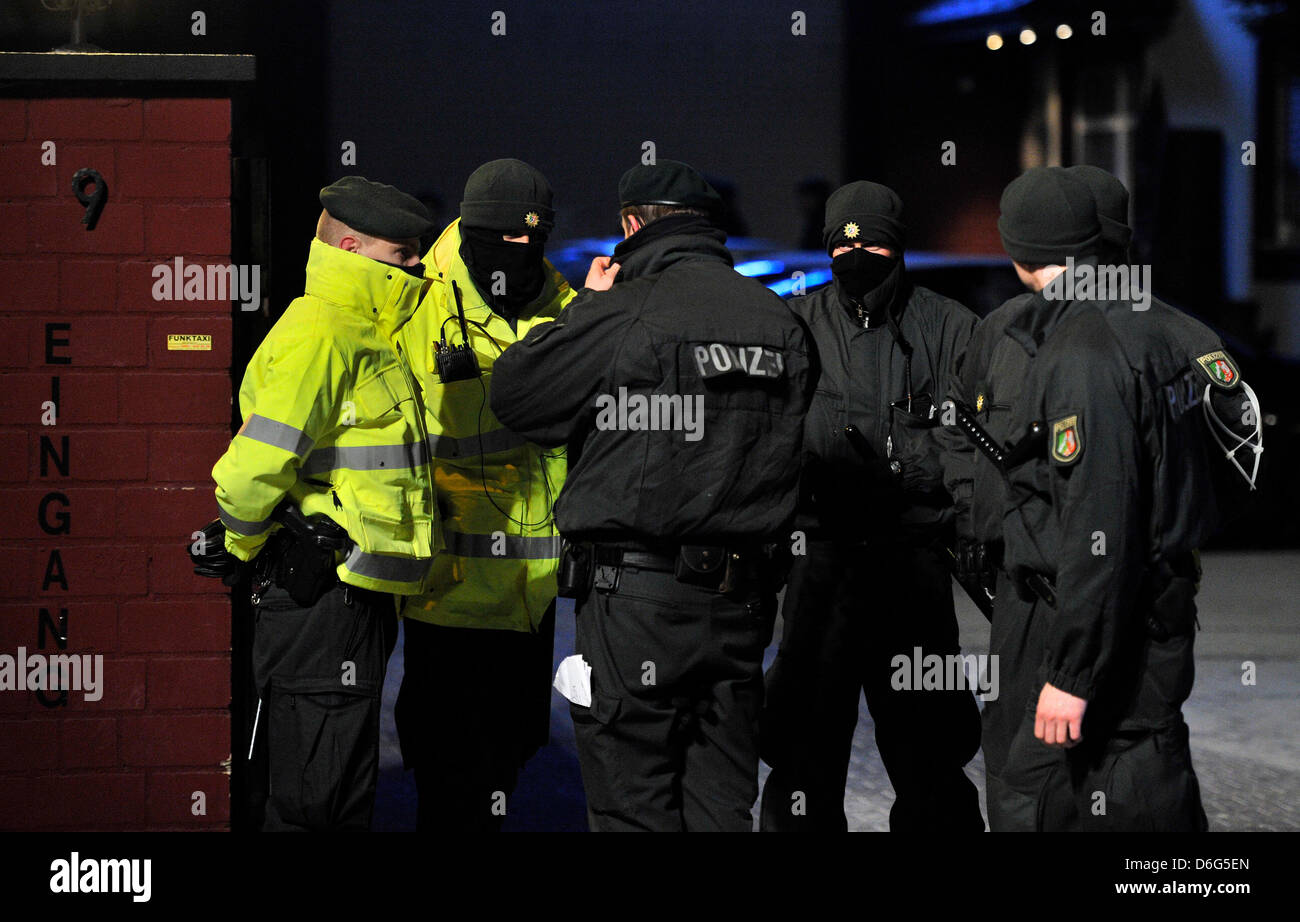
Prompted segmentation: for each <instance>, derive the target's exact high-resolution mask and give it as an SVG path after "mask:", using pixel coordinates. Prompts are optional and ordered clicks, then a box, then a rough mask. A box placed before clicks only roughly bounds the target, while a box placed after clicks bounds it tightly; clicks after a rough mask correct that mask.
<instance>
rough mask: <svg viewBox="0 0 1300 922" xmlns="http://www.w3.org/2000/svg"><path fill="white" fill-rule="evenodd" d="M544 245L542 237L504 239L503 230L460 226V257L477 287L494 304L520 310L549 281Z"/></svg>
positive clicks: (539, 292)
mask: <svg viewBox="0 0 1300 922" xmlns="http://www.w3.org/2000/svg"><path fill="white" fill-rule="evenodd" d="M545 246H546V243H545V240H543V239H541V238H539V237H533V236H530V238H529V242H528V243H518V242H512V241H509V240H505V239H503V234H502V233H501V231H493V230H485V229H483V228H478V227H465V226H463V225H462V226H461V247H460V255H461V258H462V259H464V260H465V266H466V268H467V269H469V274H470V277H471V278H473V279H474V284H475V285H476V286H477V287H478V290H479V291H480V292H481V293H482V294H483V296H484V298H485V299H486V300H487V301H488V303H489V304H493V305H502V306H507V307H511V308H514V309H516V310H517V309H519V308H521V307H523V306H524V305H526V304H528V303H529V302H530V301H532V300H533V299H534V298H536V297H537V296H538V295H539V294H541V291H542V285H543V284H544V283H545V281H546V275H545V272H544V271H543V266H542V259H543V253H544V250H545Z"/></svg>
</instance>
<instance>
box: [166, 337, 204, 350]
mask: <svg viewBox="0 0 1300 922" xmlns="http://www.w3.org/2000/svg"><path fill="white" fill-rule="evenodd" d="M176 350H180V351H181V352H211V351H212V334H211V333H168V334H167V351H168V352H174V351H176Z"/></svg>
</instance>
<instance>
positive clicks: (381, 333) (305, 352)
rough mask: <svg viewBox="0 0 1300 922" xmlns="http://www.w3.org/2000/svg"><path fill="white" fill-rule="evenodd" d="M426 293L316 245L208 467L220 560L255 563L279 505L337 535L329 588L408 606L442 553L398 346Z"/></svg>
mask: <svg viewBox="0 0 1300 922" xmlns="http://www.w3.org/2000/svg"><path fill="white" fill-rule="evenodd" d="M427 284H428V283H427V280H421V279H417V278H415V277H413V276H411V275H410V274H409V273H406V272H402V271H401V270H399V269H395V268H392V267H390V266H386V265H385V264H383V263H380V262H377V261H375V260H373V259H369V258H368V257H365V256H360V255H358V254H356V253H349V252H347V251H346V250H341V249H338V248H337V247H332V246H329V245H328V244H325V243H322V242H321V241H320V240H313V241H312V244H311V254H310V256H309V258H308V261H307V284H306V291H305V293H304V295H303V296H302V297H301V298H297V299H296V300H294V302H293V303H292V304H290V305H289V307H288V308H287V309H286V310H285V312H284V315H283V316H282V317H280V319H279V320H278V321H276V324H275V326H274V327H272V328H271V331H270V332H269V333H268V334H267V336H266V339H264V340H263V341H262V344H261V345H260V346H259V347H258V349H257V351H256V352H255V353H254V355H253V358H252V361H250V362H249V364H248V369H247V371H245V373H244V379H243V382H242V384H241V385H240V389H239V407H240V412H241V414H242V416H243V419H244V424H243V426H241V427H240V430H239V432H238V433H237V434H236V435H235V438H234V439H233V440H231V443H230V448H229V449H227V451H226V453H225V454H224V455H223V456H222V457H221V459H220V460H219V461H217V464H216V466H215V467H214V468H213V470H212V477H213V479H214V480H215V481H216V483H217V491H216V492H217V505H218V508H219V510H220V515H221V520H222V521H223V522H224V523H225V525H226V546H227V548H228V549H229V550H230V551H231V553H233V554H235V555H236V556H237V557H239V558H240V559H243V560H251V559H252V558H253V557H255V556H256V555H257V553H258V551H260V550H261V547H262V545H263V544H264V543H265V542H266V539H267V537H269V535H270V533H271V532H272V531H273V530H274V529H275V528H277V527H279V526H278V525H277V524H276V523H274V522H273V521H272V518H271V516H272V512H273V511H274V509H275V507H276V505H278V504H279V502H280V501H281V500H282V499H284V497H285V496H286V495H287V496H289V497H290V498H291V499H292V500H293V501H295V502H296V503H297V504H298V505H299V506H300V507H301V508H302V511H303V513H304V514H306V515H314V514H316V513H324V514H325V515H327V516H329V517H330V518H332V519H333V520H334V521H336V522H337V523H338V524H339V525H341V526H342V527H343V528H345V529H347V532H348V535H349V537H350V538H351V539H352V541H353V546H352V547H351V548H350V549H349V551H348V552H346V553H345V554H343V555H341V562H340V563H339V567H338V574H339V579H340V580H342V581H343V582H345V583H348V584H351V585H353V586H361V587H363V588H366V589H374V590H377V591H380V592H393V593H398V594H408V593H412V592H416V591H418V590H419V588H420V587H421V586H422V585H423V582H424V579H425V578H426V576H427V574H428V571H429V564H430V560H431V558H432V557H433V556H434V554H435V553H436V552H437V550H438V549H439V548H440V547H441V536H440V533H439V529H438V528H437V527H436V526H437V522H436V516H437V507H436V504H435V503H434V501H433V490H432V482H431V476H430V471H429V465H428V434H427V432H426V430H425V428H424V418H423V412H422V410H421V404H420V401H419V398H418V389H417V385H416V379H415V377H414V375H412V373H411V371H410V369H409V367H408V366H407V363H406V361H405V360H404V359H403V358H402V356H401V354H400V346H398V345H397V344H396V343H395V342H394V334H395V333H396V331H397V330H398V328H399V327H401V326H402V324H404V323H405V322H406V321H407V320H408V319H409V318H410V317H411V315H412V314H413V313H414V311H415V308H416V306H417V305H418V303H419V301H420V297H421V294H422V293H423V291H424V290H425V288H426V286H427Z"/></svg>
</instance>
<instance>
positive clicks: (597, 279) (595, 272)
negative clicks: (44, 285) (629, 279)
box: [583, 256, 619, 291]
mask: <svg viewBox="0 0 1300 922" xmlns="http://www.w3.org/2000/svg"><path fill="white" fill-rule="evenodd" d="M618 270H619V265H618V263H611V262H610V257H608V256H597V257H596V258H595V259H593V260H592V261H591V268H590V269H588V270H587V281H586V282H585V283H584V285H583V287H585V288H590V289H591V290H592V291H609V289H610V288H611V287H613V285H614V276H616V275H618Z"/></svg>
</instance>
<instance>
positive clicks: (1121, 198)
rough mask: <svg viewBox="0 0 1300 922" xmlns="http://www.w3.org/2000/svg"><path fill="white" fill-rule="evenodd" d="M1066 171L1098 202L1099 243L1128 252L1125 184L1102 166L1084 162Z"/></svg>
mask: <svg viewBox="0 0 1300 922" xmlns="http://www.w3.org/2000/svg"><path fill="white" fill-rule="evenodd" d="M1065 172H1067V173H1069V174H1070V175H1071V176H1073V177H1074V178H1075V179H1078V180H1080V181H1082V182H1083V183H1084V185H1086V186H1087V187H1088V190H1089V191H1090V192H1092V199H1093V201H1094V202H1096V203H1097V221H1098V223H1100V224H1101V239H1102V241H1103V242H1104V243H1106V244H1107V245H1109V246H1111V247H1114V248H1116V249H1120V250H1127V249H1128V247H1129V244H1130V243H1132V242H1133V229H1132V228H1131V227H1129V226H1128V190H1127V189H1125V188H1124V184H1123V183H1122V182H1120V181H1119V180H1118V179H1116V178H1115V177H1114V176H1112V175H1111V174H1110V173H1108V172H1106V171H1105V170H1103V169H1102V168H1101V167H1099V166H1092V165H1090V164H1086V163H1084V164H1080V165H1078V166H1072V167H1066V170H1065Z"/></svg>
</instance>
